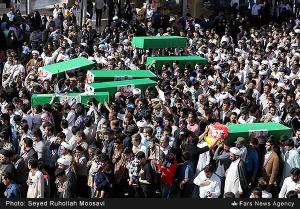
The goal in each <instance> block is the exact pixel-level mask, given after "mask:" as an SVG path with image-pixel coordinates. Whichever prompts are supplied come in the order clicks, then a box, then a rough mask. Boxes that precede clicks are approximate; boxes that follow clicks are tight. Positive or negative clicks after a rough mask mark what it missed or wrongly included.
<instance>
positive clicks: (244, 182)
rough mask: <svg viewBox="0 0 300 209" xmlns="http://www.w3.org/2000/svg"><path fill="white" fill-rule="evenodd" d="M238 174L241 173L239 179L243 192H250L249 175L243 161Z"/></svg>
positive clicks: (240, 163) (239, 165)
mask: <svg viewBox="0 0 300 209" xmlns="http://www.w3.org/2000/svg"><path fill="white" fill-rule="evenodd" d="M238 172H239V178H240V183H241V187H242V190H243V192H246V191H247V190H248V182H247V175H246V170H245V163H244V161H242V160H240V162H239V164H238Z"/></svg>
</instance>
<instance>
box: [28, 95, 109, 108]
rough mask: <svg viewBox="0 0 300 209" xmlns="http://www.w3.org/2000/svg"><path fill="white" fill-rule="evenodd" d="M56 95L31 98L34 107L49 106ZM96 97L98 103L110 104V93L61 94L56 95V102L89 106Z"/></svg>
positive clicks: (33, 96)
mask: <svg viewBox="0 0 300 209" xmlns="http://www.w3.org/2000/svg"><path fill="white" fill-rule="evenodd" d="M53 95H55V94H33V95H32V97H31V104H32V106H33V107H36V106H37V105H44V104H49V103H50V102H51V100H52V96H53ZM91 97H94V98H95V99H96V101H97V102H100V103H103V102H105V101H106V102H109V93H108V92H96V93H91V94H87V93H70V94H60V95H56V96H55V99H54V102H61V103H63V102H64V101H67V102H68V103H69V104H70V105H73V103H74V102H76V103H82V104H84V105H87V103H88V100H89V98H91Z"/></svg>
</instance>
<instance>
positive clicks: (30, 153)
mask: <svg viewBox="0 0 300 209" xmlns="http://www.w3.org/2000/svg"><path fill="white" fill-rule="evenodd" d="M21 154H22V158H23V159H24V161H25V165H28V161H29V159H31V158H34V159H36V160H37V159H38V154H37V152H36V151H35V150H34V149H33V141H32V139H30V138H28V137H26V138H24V152H23V153H21Z"/></svg>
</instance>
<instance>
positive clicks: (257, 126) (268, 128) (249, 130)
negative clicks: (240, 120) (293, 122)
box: [227, 122, 293, 143]
mask: <svg viewBox="0 0 300 209" xmlns="http://www.w3.org/2000/svg"><path fill="white" fill-rule="evenodd" d="M227 127H228V129H229V139H228V140H229V142H231V143H233V142H234V141H235V140H236V138H237V137H244V138H245V139H248V138H249V137H250V136H251V135H252V136H254V137H259V136H266V135H268V136H270V135H273V136H274V139H275V140H276V141H279V140H280V137H281V136H283V135H286V136H287V137H291V136H292V134H293V131H292V129H291V128H289V127H286V126H284V125H282V124H280V123H273V122H271V123H247V124H230V125H227Z"/></svg>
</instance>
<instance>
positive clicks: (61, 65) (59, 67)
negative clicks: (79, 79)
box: [42, 57, 95, 75]
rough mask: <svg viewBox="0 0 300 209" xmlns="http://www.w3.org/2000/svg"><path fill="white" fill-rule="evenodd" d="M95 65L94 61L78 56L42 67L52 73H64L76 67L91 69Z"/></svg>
mask: <svg viewBox="0 0 300 209" xmlns="http://www.w3.org/2000/svg"><path fill="white" fill-rule="evenodd" d="M94 66H95V63H94V62H92V61H90V60H88V59H86V58H84V57H78V58H75V59H71V60H67V61H64V62H58V63H55V64H51V65H47V66H44V67H43V68H42V69H43V70H44V71H46V72H48V73H51V74H52V75H55V74H60V73H64V72H66V71H68V70H74V69H77V68H81V69H85V70H91V69H92V68H93V67H94Z"/></svg>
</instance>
